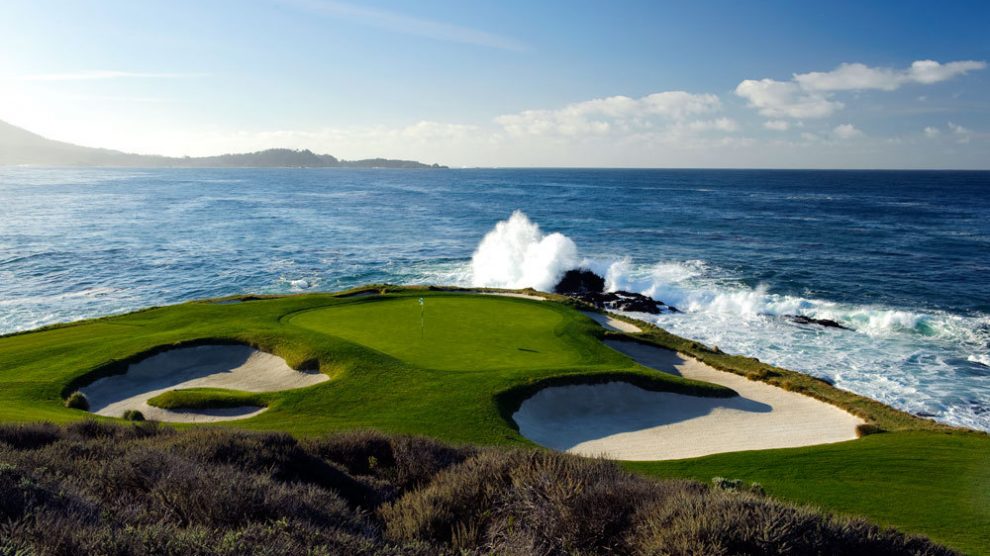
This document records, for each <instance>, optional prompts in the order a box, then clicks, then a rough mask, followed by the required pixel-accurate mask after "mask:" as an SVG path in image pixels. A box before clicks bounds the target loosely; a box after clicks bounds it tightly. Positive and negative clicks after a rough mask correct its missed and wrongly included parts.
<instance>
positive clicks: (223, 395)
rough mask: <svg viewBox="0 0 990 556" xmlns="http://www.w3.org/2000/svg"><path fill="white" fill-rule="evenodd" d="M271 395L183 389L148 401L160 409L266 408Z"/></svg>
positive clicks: (211, 389)
mask: <svg viewBox="0 0 990 556" xmlns="http://www.w3.org/2000/svg"><path fill="white" fill-rule="evenodd" d="M270 400H271V394H267V393H265V394H261V393H256V392H241V391H240V390H225V389H223V388H183V389H179V390H169V391H168V392H163V393H161V394H158V395H157V396H155V397H153V398H151V399H149V400H148V405H150V406H152V407H157V408H160V409H173V410H175V409H219V408H228V407H247V406H254V407H266V406H267V405H268V403H269V402H270Z"/></svg>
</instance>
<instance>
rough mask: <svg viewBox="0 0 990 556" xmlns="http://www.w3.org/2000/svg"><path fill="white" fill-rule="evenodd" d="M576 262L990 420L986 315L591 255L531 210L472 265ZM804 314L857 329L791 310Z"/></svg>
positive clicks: (827, 373) (898, 402) (858, 378)
mask: <svg viewBox="0 0 990 556" xmlns="http://www.w3.org/2000/svg"><path fill="white" fill-rule="evenodd" d="M575 267H582V268H588V269H591V270H593V271H594V272H596V273H598V274H600V275H602V276H603V277H605V283H606V289H608V290H610V291H615V290H627V291H634V292H637V293H641V294H644V295H648V296H650V297H652V298H653V299H656V300H658V301H663V302H664V303H667V304H669V305H672V306H675V307H677V308H678V309H680V310H681V311H682V313H679V314H663V315H659V316H654V315H646V314H635V315H630V316H634V317H637V318H641V319H643V320H646V321H649V322H652V323H655V324H657V325H659V326H662V327H664V328H666V329H668V330H670V331H671V332H674V333H675V334H679V335H682V336H685V337H689V338H692V339H694V340H698V341H701V342H705V343H709V344H715V345H718V346H719V347H720V348H721V349H723V350H727V351H731V352H735V353H740V354H745V355H750V356H756V357H759V358H760V359H762V360H764V361H767V362H769V363H773V364H778V365H781V366H784V367H788V368H792V369H795V370H798V371H802V372H805V373H808V374H811V375H813V376H818V377H820V378H826V379H828V380H830V381H833V382H834V383H835V384H836V385H837V386H839V387H841V388H845V389H848V390H852V391H854V392H858V393H860V394H863V395H866V396H869V397H872V398H874V399H877V400H880V401H883V402H885V403H889V404H891V405H894V406H896V407H899V408H901V409H904V410H907V411H912V412H915V413H921V414H925V415H935V416H936V417H937V418H939V419H942V420H944V421H946V422H950V423H953V424H958V425H963V426H970V427H975V428H980V429H984V430H988V429H990V410H988V409H987V408H988V407H990V377H986V376H984V377H982V378H981V377H980V376H976V378H975V379H974V378H973V376H974V370H975V373H976V374H977V375H979V372H980V371H979V369H981V368H985V367H986V366H987V365H988V363H990V318H987V317H979V316H977V317H968V316H960V315H954V314H950V313H946V312H939V311H916V310H909V309H903V308H893V307H884V306H879V305H857V304H849V303H839V302H835V301H830V300H826V299H816V298H810V297H801V296H793V295H784V294H778V293H774V292H772V291H771V287H770V286H769V285H766V284H760V285H757V286H755V287H749V286H746V285H743V284H741V283H739V282H738V281H734V280H733V279H732V277H731V275H730V274H729V273H727V272H725V271H722V270H721V269H719V268H717V267H715V266H713V265H710V264H709V263H706V262H705V261H700V260H688V261H664V262H659V263H653V264H645V265H644V264H637V263H635V262H633V261H632V260H631V259H630V258H628V257H622V256H619V257H613V258H603V259H589V258H582V257H581V256H580V253H579V250H578V246H577V245H576V244H575V242H574V241H573V240H571V239H570V238H568V237H567V236H565V235H563V234H560V233H550V234H545V233H544V232H542V231H541V230H540V228H539V226H538V225H537V224H536V223H534V222H532V221H531V220H530V219H529V218H528V217H527V216H526V215H525V214H524V213H522V212H521V211H516V212H514V213H513V214H512V215H511V216H510V217H509V219H508V220H505V221H502V222H499V223H498V224H496V226H495V228H494V229H492V230H491V231H490V232H488V234H486V235H485V237H484V239H483V240H482V241H481V243H480V244H479V246H478V248H477V250H476V251H475V253H474V257H473V258H472V261H471V265H470V272H467V273H464V274H462V276H465V277H469V278H467V282H468V283H469V284H470V285H474V286H489V287H502V288H527V287H529V288H534V289H537V290H542V291H550V290H552V288H553V286H554V285H555V284H556V282H557V281H558V280H559V278H560V276H561V275H562V274H563V272H565V271H566V270H568V269H571V268H575ZM794 315H800V316H806V317H809V318H813V319H829V320H833V321H836V322H839V323H841V324H842V325H844V326H846V327H847V328H848V330H839V329H828V328H824V327H821V326H815V325H799V324H795V323H793V322H791V321H790V320H789V319H787V318H785V317H788V316H794ZM953 376H958V380H953V379H952V377H953Z"/></svg>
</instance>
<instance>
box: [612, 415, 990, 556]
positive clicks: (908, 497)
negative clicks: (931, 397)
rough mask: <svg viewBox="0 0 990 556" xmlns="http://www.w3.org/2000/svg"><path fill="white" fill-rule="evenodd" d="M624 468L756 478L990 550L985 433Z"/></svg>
mask: <svg viewBox="0 0 990 556" xmlns="http://www.w3.org/2000/svg"><path fill="white" fill-rule="evenodd" d="M624 466H625V467H627V468H629V469H632V470H634V471H638V472H642V473H646V474H649V475H653V476H658V477H688V478H694V479H699V480H701V481H706V482H707V481H710V480H711V478H712V477H727V478H733V479H742V480H744V481H747V482H754V481H755V482H759V483H760V484H762V485H763V486H764V487H765V488H766V490H767V492H768V493H769V494H771V495H773V496H777V497H779V498H783V499H787V500H793V501H797V502H805V503H809V504H812V505H816V506H820V507H823V508H827V509H829V510H832V511H836V512H839V513H845V514H851V515H864V516H869V517H870V518H872V519H874V520H875V521H878V522H880V523H883V524H885V525H892V526H896V527H898V528H901V529H902V530H905V531H916V532H920V533H924V534H926V535H928V536H929V537H931V538H933V539H935V540H937V541H940V542H943V543H945V544H948V545H950V546H954V547H955V548H957V549H960V550H964V551H966V552H969V553H972V554H982V553H987V552H988V551H990V442H987V439H986V437H980V436H976V435H962V434H938V433H929V432H899V433H886V434H878V435H871V436H867V437H864V438H862V439H860V440H856V441H853V442H843V443H840V444H831V445H826V446H814V447H810V448H791V449H786V450H766V451H760V452H737V453H732V454H718V455H714V456H708V457H704V458H697V459H692V460H678V461H661V462H626V463H624Z"/></svg>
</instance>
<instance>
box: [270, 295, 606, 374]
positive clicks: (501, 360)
mask: <svg viewBox="0 0 990 556" xmlns="http://www.w3.org/2000/svg"><path fill="white" fill-rule="evenodd" d="M423 299H424V302H423V304H422V305H420V304H419V302H418V300H419V298H416V297H405V298H391V299H383V300H380V301H377V300H376V301H373V302H367V303H357V304H349V305H344V306H340V307H332V308H329V309H321V310H316V311H307V312H305V313H301V314H299V315H297V316H295V317H293V318H291V319H290V320H289V322H290V323H292V324H294V325H296V326H301V327H303V328H308V329H311V330H315V331H317V332H322V333H324V334H330V335H333V336H337V337H340V338H344V339H346V340H350V341H352V342H356V343H359V344H362V345H365V346H368V347H370V348H373V349H376V350H378V351H381V352H383V353H385V354H388V355H391V356H392V357H395V358H397V359H400V360H402V361H403V362H406V363H409V364H412V365H415V366H418V367H423V368H426V369H443V370H459V371H489V370H492V369H520V368H529V369H536V368H540V369H546V368H564V367H571V366H575V365H582V364H588V363H594V362H598V361H600V360H601V358H600V353H601V350H597V349H594V347H593V346H589V345H587V344H586V343H585V342H582V341H581V340H580V337H577V336H576V335H575V334H573V333H568V332H569V331H568V330H567V328H568V327H572V328H574V327H576V326H577V325H576V324H574V319H569V318H567V317H566V315H565V313H563V312H560V311H553V310H547V308H546V307H545V306H544V305H545V304H542V305H541V304H540V303H535V302H525V301H523V302H511V301H510V302H502V303H498V304H497V305H493V304H492V302H491V300H490V299H488V298H485V297H478V296H459V297H427V298H423ZM493 306H497V307H498V312H497V313H494V314H493V313H492V311H490V310H489V309H490V308H492V307H493ZM421 313H422V326H421V319H420V315H421Z"/></svg>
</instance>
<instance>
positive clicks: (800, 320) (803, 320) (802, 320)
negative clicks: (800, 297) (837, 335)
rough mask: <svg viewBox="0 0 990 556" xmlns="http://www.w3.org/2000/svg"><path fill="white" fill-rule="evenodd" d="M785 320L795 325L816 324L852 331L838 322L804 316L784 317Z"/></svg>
mask: <svg viewBox="0 0 990 556" xmlns="http://www.w3.org/2000/svg"><path fill="white" fill-rule="evenodd" d="M784 318H785V319H787V320H789V321H791V322H793V323H794V324H815V325H818V326H824V327H825V328H838V329H840V330H852V328H849V327H848V326H846V325H844V324H841V323H839V322H836V321H834V320H832V319H815V318H811V317H806V316H804V315H784Z"/></svg>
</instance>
